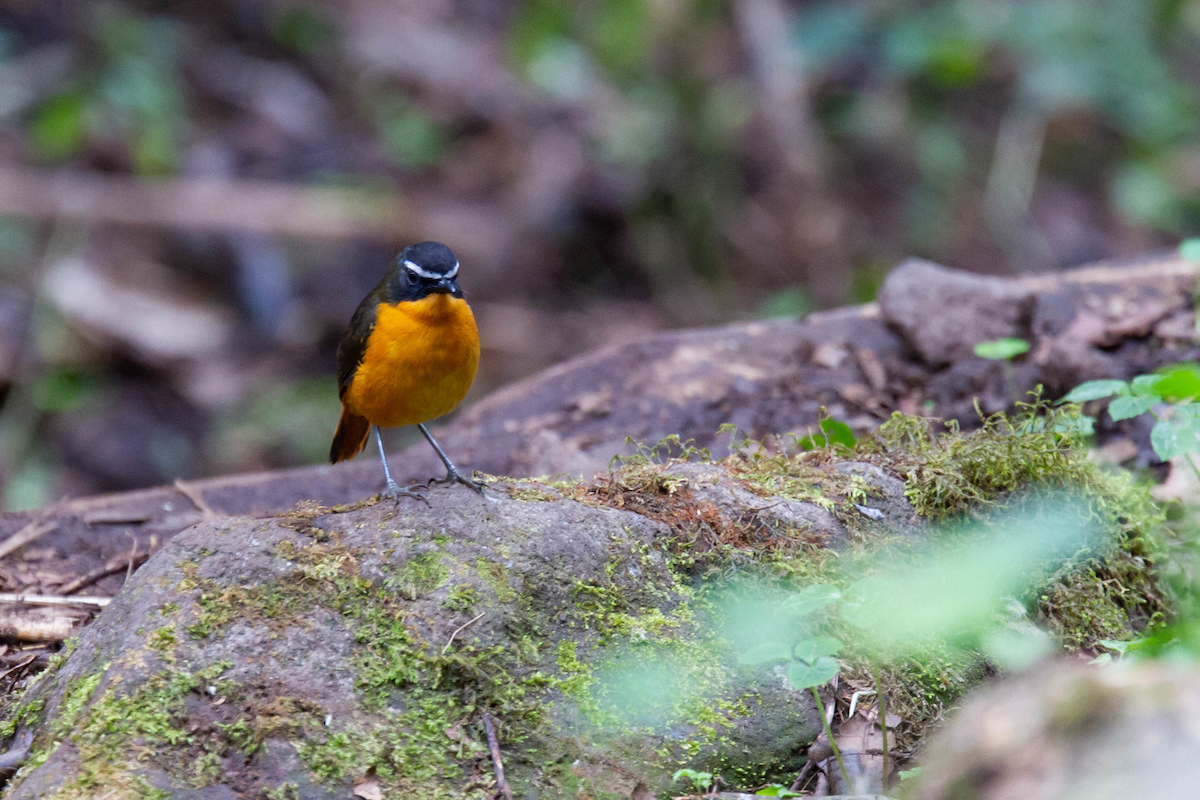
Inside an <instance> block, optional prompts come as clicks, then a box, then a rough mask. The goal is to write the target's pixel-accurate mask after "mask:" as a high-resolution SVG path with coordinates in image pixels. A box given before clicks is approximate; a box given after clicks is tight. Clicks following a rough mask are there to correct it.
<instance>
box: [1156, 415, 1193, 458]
mask: <svg viewBox="0 0 1200 800" xmlns="http://www.w3.org/2000/svg"><path fill="white" fill-rule="evenodd" d="M1150 446H1151V447H1153V448H1154V454H1155V455H1157V456H1158V457H1159V458H1161V459H1162V460H1163V461H1166V460H1168V459H1171V458H1174V457H1175V456H1181V455H1186V454H1188V453H1196V452H1200V422H1198V421H1197V420H1196V418H1195V417H1194V416H1193V415H1190V414H1189V415H1186V416H1182V415H1180V416H1175V417H1172V418H1170V419H1160V420H1159V421H1158V422H1156V423H1154V427H1153V428H1151V429H1150Z"/></svg>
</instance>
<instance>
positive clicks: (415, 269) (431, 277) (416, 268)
mask: <svg viewBox="0 0 1200 800" xmlns="http://www.w3.org/2000/svg"><path fill="white" fill-rule="evenodd" d="M404 266H405V268H406V269H408V271H409V272H411V273H413V274H414V275H416V276H417V277H419V278H424V279H425V280H427V281H436V280H437V279H438V278H441V277H442V276H441V275H439V274H438V273H436V272H430V271H429V270H427V269H425V268H423V267H422V266H421V265H420V264H416V263H414V262H412V261H409V260H408V259H407V258H406V259H404ZM455 269H458V265H455ZM450 277H453V273H450Z"/></svg>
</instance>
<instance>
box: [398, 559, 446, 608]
mask: <svg viewBox="0 0 1200 800" xmlns="http://www.w3.org/2000/svg"><path fill="white" fill-rule="evenodd" d="M444 557H445V556H444V555H443V554H442V553H440V552H436V551H435V552H429V553H420V554H418V555H414V556H413V557H411V558H410V559H408V561H406V562H405V563H404V564H403V565H402V566H400V567H399V568H397V569H395V570H394V571H393V572H392V573H391V574H389V575H388V577H387V579H386V585H387V587H388V588H389V589H391V590H393V591H395V592H396V593H397V594H399V595H400V596H401V597H403V598H405V599H407V600H416V599H417V598H418V597H421V596H422V595H425V594H428V593H429V592H432V591H433V590H434V589H437V588H438V587H439V586H441V585H442V584H443V583H445V582H446V580H447V579H448V578H449V577H450V570H449V569H448V568H447V567H446V565H445V564H444V563H442V562H443V559H444Z"/></svg>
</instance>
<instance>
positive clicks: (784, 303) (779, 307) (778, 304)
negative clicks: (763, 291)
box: [756, 286, 814, 319]
mask: <svg viewBox="0 0 1200 800" xmlns="http://www.w3.org/2000/svg"><path fill="white" fill-rule="evenodd" d="M813 308H814V306H813V302H812V299H811V298H810V297H809V296H808V291H807V290H806V289H805V288H804V287H803V286H789V287H788V288H786V289H780V290H779V291H777V292H772V293H771V294H769V295H767V297H766V298H765V299H764V300H763V301H762V303H761V304H760V305H759V307H758V314H756V316H757V317H759V318H760V319H772V318H774V317H794V318H797V319H799V318H800V317H803V316H805V315H806V314H808V313H810V312H811V311H812V310H813Z"/></svg>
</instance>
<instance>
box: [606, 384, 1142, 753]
mask: <svg viewBox="0 0 1200 800" xmlns="http://www.w3.org/2000/svg"><path fill="white" fill-rule="evenodd" d="M1078 422H1079V411H1078V409H1077V408H1076V407H1073V406H1062V407H1051V406H1049V405H1048V404H1046V403H1044V402H1041V401H1040V400H1039V399H1037V398H1035V399H1034V400H1033V401H1032V402H1031V403H1029V404H1026V405H1025V406H1023V407H1022V408H1021V409H1020V411H1019V412H1018V413H1017V414H1015V415H1012V416H1008V415H1003V414H997V415H993V416H990V417H986V418H981V425H980V427H979V428H978V429H977V430H973V431H962V430H960V429H959V427H958V426H957V425H956V424H954V423H947V424H941V423H940V422H939V421H937V420H930V419H925V418H919V417H912V416H907V415H903V414H894V415H893V417H892V418H891V420H889V421H888V422H887V423H885V424H884V425H883V426H882V427H881V428H880V429H879V430H878V431H877V432H876V433H875V434H872V435H869V436H867V437H864V439H863V440H862V441H861V442H859V443H858V445H857V446H856V447H855V448H854V449H853V451H852V452H848V451H846V449H845V448H839V449H834V448H826V449H823V450H815V451H810V452H798V453H793V452H787V451H786V450H784V451H774V452H772V451H771V450H770V449H769V448H767V447H766V446H765V445H763V444H762V443H746V444H745V445H744V446H742V447H741V448H740V450H739V452H737V453H735V454H734V455H732V456H730V457H728V458H725V459H723V460H721V461H718V462H714V461H713V460H712V459H710V458H709V457H708V456H707V454H706V453H703V452H702V451H693V452H692V453H690V454H688V455H689V456H690V457H691V458H692V459H694V460H698V461H700V462H706V463H717V464H721V465H723V466H725V467H726V468H727V470H728V472H729V473H730V474H731V475H733V476H735V477H736V478H737V479H738V480H739V481H741V482H742V484H743V485H744V486H745V487H746V488H748V489H750V490H752V491H755V492H756V493H758V494H761V495H770V496H779V497H784V498H787V499H791V500H800V501H805V502H812V503H815V504H817V505H819V506H821V507H823V508H826V509H828V510H831V511H832V512H834V513H835V515H837V516H838V517H839V518H840V519H842V520H843V521H844V522H845V523H846V525H847V527H848V528H850V529H851V534H852V536H851V540H850V543H849V545H848V547H847V548H845V549H844V550H842V551H840V552H838V553H833V552H831V551H829V550H827V549H824V548H822V547H819V546H807V545H803V544H802V545H801V546H799V547H792V548H787V549H779V548H778V547H777V546H776V544H775V543H774V542H773V543H768V544H766V545H765V547H766V548H771V549H770V550H769V551H768V552H762V551H763V549H764V545H763V544H760V542H761V541H762V539H761V538H756V537H755V536H753V535H752V531H749V530H748V527H749V525H751V524H752V521H751V520H733V521H732V522H731V521H730V520H729V519H728V518H726V517H720V516H719V515H714V514H706V513H705V510H704V509H703V508H702V506H701V504H697V503H695V502H694V500H693V497H692V492H691V490H690V488H689V486H688V485H687V484H686V482H682V483H681V482H679V481H678V480H677V479H675V478H673V477H672V473H673V470H674V467H675V465H676V464H678V463H679V460H680V459H678V458H676V459H668V460H666V461H664V462H662V463H655V460H654V458H653V457H652V454H653V453H655V452H660V451H661V448H642V450H641V453H640V454H639V455H638V456H636V457H635V458H634V459H632V460H631V461H629V462H627V463H624V464H622V465H620V466H619V467H618V468H617V469H616V470H615V471H614V473H613V475H612V476H611V478H609V480H608V481H607V482H605V483H602V484H601V485H600V486H599V487H598V488H592V489H590V490H589V491H588V493H589V498H590V499H591V500H592V501H593V502H596V501H599V502H600V503H602V504H607V505H613V506H616V507H622V508H632V509H636V510H638V511H639V512H642V513H646V514H648V515H649V516H652V517H654V518H655V519H658V520H661V521H664V522H667V523H668V524H670V525H672V526H673V527H675V529H676V530H677V532H678V538H677V539H676V542H675V544H676V547H677V548H679V551H678V553H677V558H676V562H677V563H679V564H685V563H688V560H689V559H691V561H690V565H689V566H687V567H684V568H685V569H691V570H699V571H700V572H702V573H704V574H705V575H706V576H708V577H709V578H710V579H713V580H714V583H715V585H717V586H719V585H721V584H722V583H723V582H724V581H726V580H727V579H728V578H729V576H730V575H731V574H732V573H733V572H734V571H733V570H730V568H729V565H730V564H731V563H734V562H738V561H741V562H743V563H744V564H745V567H744V568H742V569H740V570H737V571H736V572H737V576H736V577H737V579H739V580H743V581H744V580H745V579H746V577H747V576H757V577H752V580H762V581H765V583H766V584H767V585H770V586H774V587H775V588H777V589H780V590H783V591H788V590H789V589H794V588H799V587H802V586H805V585H808V584H811V583H830V584H834V585H837V586H840V587H843V588H845V587H846V586H847V585H849V584H850V583H853V582H854V581H856V580H859V579H861V578H863V577H866V575H867V574H869V571H870V570H872V569H875V568H877V567H876V566H874V565H878V564H879V563H880V561H881V559H882V560H888V559H886V558H883V557H884V556H885V554H890V556H889V557H890V559H891V560H893V561H894V560H895V559H905V558H909V557H911V556H912V555H914V554H915V551H914V549H913V547H914V544H915V543H916V542H915V540H914V539H913V538H912V537H910V536H901V535H899V532H888V531H886V530H879V529H871V530H870V531H869V533H868V534H866V535H864V534H863V533H862V532H857V531H856V530H855V529H854V525H856V524H859V523H856V522H855V520H856V519H857V520H861V517H860V516H858V515H855V514H853V513H850V514H847V513H846V512H847V511H849V510H851V509H852V508H853V504H854V503H863V502H864V501H868V500H869V499H870V498H871V497H872V496H874V495H877V494H878V490H877V489H876V488H875V487H872V486H871V485H870V484H869V483H868V482H867V481H866V480H865V479H864V478H863V477H862V476H861V475H856V474H853V473H847V472H843V471H840V470H834V469H832V468H831V466H832V465H833V464H834V463H835V462H838V461H843V460H845V459H846V458H847V457H849V458H852V459H855V460H859V461H865V462H868V463H870V464H873V465H875V466H878V467H880V468H882V469H883V470H884V471H885V472H886V473H889V474H891V475H894V476H896V477H899V478H901V479H902V480H903V481H904V483H905V495H906V496H907V498H908V499H909V501H910V502H911V503H912V504H913V506H914V508H915V509H916V510H917V512H918V513H919V514H920V515H921V516H922V517H923V518H924V519H926V520H930V521H939V520H947V521H954V520H964V519H969V518H972V517H978V516H979V514H980V512H981V511H983V510H989V509H1001V508H1005V507H1008V506H1010V505H1012V504H1013V501H1014V500H1018V501H1019V499H1020V497H1021V495H1022V493H1023V492H1024V491H1026V490H1035V489H1036V490H1044V489H1057V490H1063V491H1065V492H1067V493H1068V494H1070V495H1071V496H1072V497H1074V498H1076V499H1078V500H1080V501H1082V502H1083V503H1084V504H1085V505H1086V507H1087V509H1088V510H1089V512H1090V514H1091V515H1092V517H1093V519H1094V520H1095V521H1096V522H1097V523H1098V525H1099V527H1100V528H1101V529H1102V531H1103V532H1104V533H1105V534H1106V536H1105V538H1104V541H1105V542H1106V544H1105V545H1104V547H1103V548H1102V549H1101V550H1100V551H1098V552H1089V553H1082V554H1077V555H1076V556H1075V557H1073V558H1072V559H1070V560H1069V561H1068V562H1067V563H1066V564H1064V565H1062V566H1061V567H1059V568H1058V569H1057V570H1056V571H1055V572H1053V573H1052V574H1046V575H1044V576H1042V578H1041V579H1040V581H1041V585H1040V587H1039V588H1038V590H1037V591H1035V592H1034V593H1033V595H1032V596H1030V597H1029V598H1027V599H1028V601H1029V604H1030V606H1031V610H1032V612H1033V615H1034V616H1035V617H1036V618H1037V619H1039V620H1040V621H1041V622H1042V624H1043V626H1044V627H1045V628H1047V629H1048V630H1049V632H1051V633H1052V634H1053V635H1055V636H1056V637H1057V638H1058V640H1059V641H1060V642H1061V643H1062V645H1063V647H1065V648H1067V649H1071V650H1077V649H1085V650H1086V649H1088V648H1092V647H1094V646H1095V645H1096V643H1097V642H1098V641H1099V640H1100V639H1105V638H1119V639H1128V638H1131V637H1132V636H1133V635H1135V632H1136V631H1138V630H1140V629H1142V628H1143V627H1144V626H1145V625H1146V624H1147V623H1148V622H1150V621H1152V620H1155V619H1158V618H1160V617H1161V616H1162V615H1163V614H1164V613H1165V611H1166V603H1165V600H1164V598H1163V592H1162V589H1161V587H1160V583H1159V576H1158V573H1157V571H1156V567H1155V565H1156V563H1157V562H1158V561H1159V560H1160V556H1161V552H1162V548H1161V545H1160V544H1159V543H1158V538H1157V534H1156V531H1157V530H1158V529H1159V527H1160V524H1161V522H1162V514H1161V512H1160V510H1159V509H1158V508H1157V507H1156V506H1155V505H1154V504H1153V502H1152V501H1151V499H1150V497H1149V495H1148V492H1147V490H1146V488H1145V487H1143V486H1139V485H1137V484H1136V483H1135V482H1134V481H1133V480H1132V479H1131V477H1130V476H1129V475H1128V474H1127V473H1124V472H1121V471H1110V470H1107V469H1105V468H1104V467H1102V466H1099V465H1097V464H1096V463H1095V462H1093V461H1092V460H1091V459H1089V458H1088V455H1087V448H1086V443H1085V441H1084V439H1083V436H1082V435H1081V434H1080V433H1079V431H1080V430H1081V426H1080V425H1079V424H1078ZM674 444H677V442H668V445H674ZM667 449H668V450H669V449H670V447H668V448H667ZM675 472H676V474H677V472H678V471H677V470H676V471H675ZM939 535H942V534H941V533H940V532H939V530H937V529H930V530H929V531H928V534H927V536H926V537H925V540H928V539H929V538H931V537H936V536H939ZM955 535H957V534H955ZM979 535H988V536H991V535H1003V531H1000V530H985V531H983V532H981V533H980V534H979ZM777 541H778V539H776V542H777ZM796 541H801V539H797V540H796ZM698 546H702V547H706V548H711V549H709V550H708V552H706V553H697V552H695V551H696V549H697V547H698ZM689 550H690V551H691V552H688V551H689ZM756 550H757V551H759V552H753V551H756ZM714 553H716V557H715V558H714V557H712V556H713V554H714ZM830 624H831V625H832V626H833V628H832V630H831V632H832V633H833V634H834V635H836V636H837V637H838V638H839V639H841V640H842V641H843V642H845V647H844V649H843V651H842V655H843V661H844V670H843V675H844V676H846V678H847V680H846V681H845V682H844V684H843V685H844V686H846V687H855V690H857V689H868V688H872V689H873V688H874V686H873V684H874V682H873V680H871V679H869V672H870V670H869V669H868V662H867V661H866V659H865V657H864V656H862V655H856V654H862V653H866V652H869V650H868V648H865V647H863V646H861V645H862V643H860V642H858V641H857V640H856V637H857V636H861V634H860V633H858V632H857V631H855V630H853V629H849V628H848V627H847V626H842V625H839V624H837V623H836V620H833V621H831V623H830ZM990 671H991V668H990V667H989V665H988V664H987V663H986V662H985V661H984V660H983V659H982V658H981V657H979V656H977V655H974V654H971V653H966V654H962V653H953V652H950V651H944V650H940V649H938V648H936V647H930V648H927V649H926V651H923V652H922V653H921V655H920V656H918V657H913V658H908V659H905V660H903V661H900V662H898V663H896V664H894V665H891V666H890V667H888V668H887V669H885V670H884V673H883V680H884V685H885V689H886V690H887V692H888V694H889V696H890V697H891V698H892V700H891V703H892V710H894V711H896V712H897V713H900V714H901V716H902V717H903V718H904V719H905V725H904V729H903V730H902V731H901V737H900V738H901V740H902V742H903V744H906V745H911V744H913V743H915V741H916V740H917V739H918V738H919V737H920V736H921V735H922V734H923V729H924V727H925V726H926V725H927V724H929V723H931V722H934V721H935V720H937V719H940V718H941V716H942V714H943V712H944V710H945V709H946V708H947V707H948V706H950V705H952V704H953V703H954V702H955V701H956V700H957V698H958V697H959V696H960V695H961V694H962V693H963V692H965V691H966V690H967V689H969V688H971V687H972V686H974V685H975V684H977V683H978V682H979V681H980V680H982V679H983V678H984V677H986V676H987V675H988V674H990ZM847 694H849V692H847Z"/></svg>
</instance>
